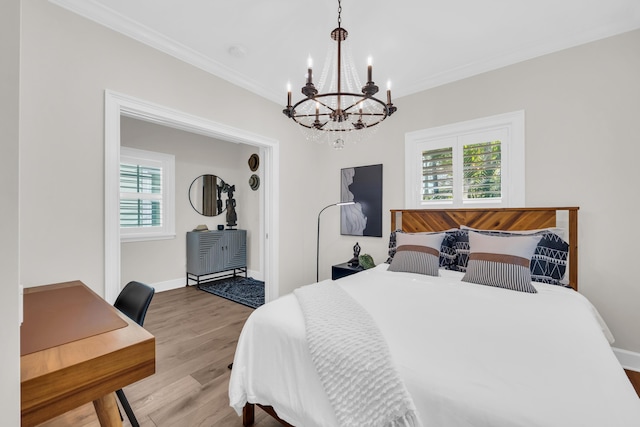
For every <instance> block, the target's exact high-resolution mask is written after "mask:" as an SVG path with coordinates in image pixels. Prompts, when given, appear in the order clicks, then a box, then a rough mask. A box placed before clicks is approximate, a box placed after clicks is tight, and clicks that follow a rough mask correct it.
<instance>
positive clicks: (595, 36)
mask: <svg viewBox="0 0 640 427" xmlns="http://www.w3.org/2000/svg"><path fill="white" fill-rule="evenodd" d="M49 2H50V3H53V4H55V5H57V6H60V7H62V8H64V9H67V10H69V11H71V12H73V13H76V14H78V15H80V16H82V17H84V18H87V19H89V20H91V21H94V22H96V23H98V24H100V25H103V26H105V27H107V28H109V29H111V30H113V31H116V32H118V33H121V34H123V35H125V36H127V37H130V38H132V39H134V40H137V41H139V42H140V43H143V44H146V45H148V46H151V47H153V48H154V49H157V50H159V51H161V52H164V53H166V54H168V55H171V56H173V57H174V58H177V59H179V60H181V61H184V62H186V63H188V64H191V65H193V66H194V67H197V68H200V69H202V70H204V71H206V72H208V73H211V74H213V75H215V76H217V77H219V78H221V79H224V80H226V81H228V82H230V83H232V84H234V85H236V86H239V87H241V88H243V89H246V90H248V91H250V92H253V93H255V94H257V95H259V96H262V97H264V98H266V99H269V100H271V101H273V102H276V103H278V104H279V103H281V102H280V101H281V98H282V93H281V92H280V91H275V90H273V89H269V88H265V87H263V86H262V85H260V84H259V83H258V82H257V81H255V80H253V79H252V78H250V77H248V76H246V75H242V74H239V73H237V72H236V71H234V70H232V69H230V68H229V67H227V66H225V65H224V64H221V63H219V62H217V61H214V60H212V59H210V58H208V57H206V56H204V55H202V54H201V53H199V52H197V51H195V50H193V49H191V48H189V47H188V46H186V45H183V44H181V43H178V42H176V41H174V40H172V39H170V38H168V37H166V36H164V35H162V34H160V33H158V32H157V31H155V30H153V29H151V28H149V27H146V26H144V25H142V24H140V23H139V22H136V21H134V20H132V19H130V18H128V17H127V16H125V15H122V14H120V13H118V12H116V11H114V10H113V9H110V8H108V7H106V6H104V5H102V4H101V3H98V2H97V1H95V0H49ZM638 28H639V27H638V22H637V20H636V19H634V16H633V15H630V16H628V17H627V19H626V20H625V21H622V22H618V23H616V24H612V25H609V26H605V27H598V28H592V29H590V30H588V31H584V32H582V33H575V34H574V33H572V34H567V35H566V37H565V38H563V39H562V40H541V41H540V42H538V43H533V44H530V45H529V46H525V47H524V48H518V50H516V51H513V52H505V53H504V54H500V55H496V56H494V57H491V58H483V59H482V60H479V61H475V62H472V63H469V64H466V65H463V66H460V67H457V68H453V69H448V70H444V71H441V72H439V73H436V74H431V75H426V76H424V77H423V78H422V79H419V80H417V81H415V82H413V83H410V82H404V85H403V86H402V87H397V88H395V89H394V93H395V98H396V99H397V98H400V97H403V96H407V95H412V94H415V93H418V92H422V91H425V90H428V89H432V88H434V87H438V86H442V85H445V84H448V83H453V82H455V81H458V80H462V79H466V78H469V77H472V76H475V75H478V74H482V73H486V72H488V71H493V70H497V69H499V68H503V67H506V66H508V65H513V64H516V63H518V62H522V61H526V60H529V59H533V58H536V57H539V56H543V55H547V54H550V53H553V52H557V51H560V50H564V49H568V48H571V47H575V46H579V45H582V44H585V43H590V42H593V41H596V40H600V39H603V38H607V37H611V36H615V35H618V34H622V33H625V32H627V31H632V30H636V29H638Z"/></svg>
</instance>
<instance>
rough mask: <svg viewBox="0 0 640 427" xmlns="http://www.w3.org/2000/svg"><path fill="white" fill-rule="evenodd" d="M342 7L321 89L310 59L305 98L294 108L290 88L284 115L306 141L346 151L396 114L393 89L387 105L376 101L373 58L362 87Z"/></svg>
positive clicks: (321, 80) (322, 77) (388, 92)
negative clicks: (314, 80) (314, 75)
mask: <svg viewBox="0 0 640 427" xmlns="http://www.w3.org/2000/svg"><path fill="white" fill-rule="evenodd" d="M341 14H342V4H341V0H338V28H336V29H334V30H333V31H332V32H331V39H332V40H334V41H335V42H337V43H332V46H333V48H332V49H329V52H328V54H327V59H326V60H325V64H324V68H323V71H322V74H321V76H320V80H319V83H318V88H319V89H318V88H316V86H315V84H314V82H313V67H312V62H311V58H309V63H308V68H307V76H306V83H305V85H304V86H302V89H301V92H302V94H303V95H304V96H305V97H304V98H302V99H301V100H300V101H298V102H297V103H295V104H293V105H292V104H291V87H290V86H289V87H288V88H287V106H286V108H285V109H284V110H282V112H283V113H284V114H285V115H286V116H287V117H289V118H290V119H292V120H293V121H294V122H296V123H298V124H299V125H300V126H301V129H302V131H303V133H304V134H305V136H306V138H307V139H309V140H313V141H320V142H324V140H325V138H326V140H328V141H329V142H330V143H331V144H332V145H333V147H334V148H337V149H341V148H343V147H344V143H345V140H348V141H352V142H357V141H359V140H361V139H363V138H364V137H365V136H367V135H369V136H370V135H371V133H372V131H374V130H375V129H377V125H378V124H379V123H380V122H382V121H383V120H384V119H386V118H387V117H389V116H391V115H392V114H393V113H395V112H396V110H397V108H396V107H395V106H394V105H393V103H392V102H391V87H390V84H388V85H387V100H386V102H383V101H381V100H380V99H378V98H376V97H375V95H376V93H378V90H379V89H378V86H376V84H375V83H374V82H373V79H372V74H373V73H372V68H373V67H372V64H371V58H369V63H368V67H367V82H366V83H365V84H364V85H362V84H361V83H360V80H359V78H358V74H357V72H356V70H355V67H353V65H352V64H353V59H352V57H351V53H350V51H349V49H348V43H343V42H345V40H346V39H347V36H348V34H349V33H348V32H347V30H345V29H344V28H342V18H341Z"/></svg>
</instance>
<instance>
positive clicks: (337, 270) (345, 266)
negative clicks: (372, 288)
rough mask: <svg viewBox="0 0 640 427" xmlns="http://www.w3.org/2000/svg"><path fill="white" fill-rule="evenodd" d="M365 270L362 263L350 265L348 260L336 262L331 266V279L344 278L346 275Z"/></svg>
mask: <svg viewBox="0 0 640 427" xmlns="http://www.w3.org/2000/svg"><path fill="white" fill-rule="evenodd" d="M363 270H364V267H362V266H360V265H355V266H352V265H349V263H348V262H343V263H342V264H336V265H332V266H331V280H338V279H342V278H343V277H346V276H351V275H352V274H356V273H359V272H361V271H363Z"/></svg>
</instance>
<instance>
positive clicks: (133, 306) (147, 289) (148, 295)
mask: <svg viewBox="0 0 640 427" xmlns="http://www.w3.org/2000/svg"><path fill="white" fill-rule="evenodd" d="M155 292H156V290H155V289H153V288H152V287H151V286H148V285H145V284H144V283H140V282H135V281H134V282H129V283H127V286H125V287H124V288H123V289H122V291H120V295H118V298H117V299H116V302H114V303H113V306H114V307H115V308H117V309H118V310H120V311H121V312H122V313H124V314H125V315H127V317H129V318H130V319H131V320H133V321H134V322H136V323H137V324H138V325H140V326H142V324H143V323H144V318H145V316H146V315H147V309H148V308H149V304H151V299H152V298H153V294H154V293H155ZM116 396H118V399H119V400H120V403H121V404H122V408H123V409H124V412H125V413H126V414H127V417H128V418H129V421H130V422H131V425H132V426H133V427H139V424H138V420H137V419H136V416H135V415H134V414H133V410H131V406H130V405H129V401H128V400H127V397H126V396H125V395H124V391H122V389H120V390H118V391H116Z"/></svg>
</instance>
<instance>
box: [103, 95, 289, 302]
mask: <svg viewBox="0 0 640 427" xmlns="http://www.w3.org/2000/svg"><path fill="white" fill-rule="evenodd" d="M121 116H126V117H131V118H134V119H138V120H144V121H147V122H151V123H156V124H159V125H162V126H168V127H171V128H175V129H180V130H183V131H186V132H191V133H196V134H200V135H204V136H209V137H212V138H215V139H218V140H223V141H229V142H235V143H242V144H248V145H252V146H255V147H259V148H260V152H261V153H262V157H263V158H262V159H261V162H260V163H261V166H264V170H263V171H264V180H263V182H262V186H263V189H264V196H263V200H264V203H263V208H264V210H263V215H261V219H260V228H261V229H262V233H261V238H260V242H259V244H260V247H261V262H260V264H261V267H262V268H264V280H265V302H268V301H272V300H274V299H276V298H277V297H278V293H279V290H278V285H277V284H278V283H279V282H278V277H279V270H278V265H279V262H278V253H279V252H278V235H279V230H278V215H279V211H278V206H279V203H278V202H279V200H280V198H279V188H280V185H279V175H280V174H279V172H278V171H279V170H280V169H279V161H280V148H279V142H278V141H277V140H275V139H272V138H267V137H264V136H261V135H258V134H255V133H251V132H248V131H245V130H242V129H238V128H234V127H231V126H227V125H224V124H221V123H216V122H214V121H211V120H208V119H204V118H202V117H197V116H193V115H190V114H187V113H183V112H181V111H177V110H174V109H171V108H168V107H165V106H162V105H158V104H153V103H151V102H148V101H144V100H141V99H137V98H133V97H130V96H128V95H123V94H121V93H117V92H113V91H110V90H105V106H104V142H105V143H104V146H105V169H104V202H105V203H104V204H105V206H104V221H105V226H104V232H105V233H104V259H105V262H104V298H105V299H106V300H107V301H109V302H111V303H113V302H114V301H115V299H116V297H117V296H118V294H119V293H120V214H119V212H120V209H119V206H120V117H121Z"/></svg>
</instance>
